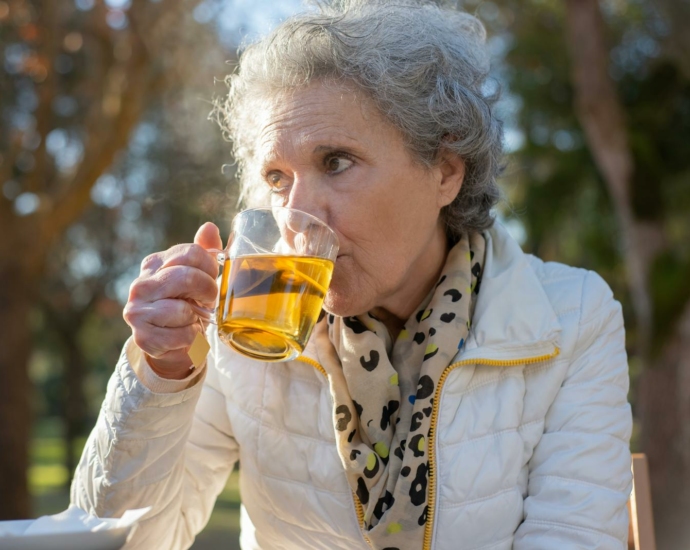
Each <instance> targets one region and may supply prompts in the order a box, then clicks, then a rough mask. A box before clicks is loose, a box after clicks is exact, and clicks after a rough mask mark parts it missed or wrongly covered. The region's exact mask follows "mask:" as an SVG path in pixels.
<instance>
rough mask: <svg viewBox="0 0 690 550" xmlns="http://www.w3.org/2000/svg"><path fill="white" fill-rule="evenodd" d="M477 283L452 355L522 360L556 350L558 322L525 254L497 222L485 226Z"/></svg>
mask: <svg viewBox="0 0 690 550" xmlns="http://www.w3.org/2000/svg"><path fill="white" fill-rule="evenodd" d="M484 236H485V238H486V256H485V259H484V272H483V274H482V281H481V288H480V291H479V295H478V296H477V303H476V306H475V310H474V315H473V317H472V327H471V329H470V333H469V335H468V337H467V342H466V343H465V346H464V348H463V349H461V350H460V351H459V353H458V355H457V356H456V358H455V360H456V361H459V360H462V361H464V360H469V359H480V358H481V359H489V360H496V361H507V360H521V359H527V358H531V357H538V356H541V355H550V354H552V353H554V351H555V349H556V348H557V346H558V337H559V334H560V332H561V326H560V323H559V322H558V317H557V315H556V312H555V311H554V309H553V306H552V305H551V302H550V301H549V298H548V297H547V295H546V292H545V291H544V287H543V286H542V284H541V281H540V280H539V278H538V277H537V274H536V273H535V271H534V269H533V268H532V266H531V265H530V263H529V260H528V256H527V255H526V254H525V253H524V252H523V251H522V249H521V248H520V246H519V245H518V243H517V242H516V241H515V240H514V239H513V238H512V237H511V236H510V234H509V233H508V231H507V230H506V228H505V227H504V226H503V225H501V224H500V223H499V222H498V221H497V222H495V223H494V225H493V227H491V228H490V229H489V230H488V231H485V232H484Z"/></svg>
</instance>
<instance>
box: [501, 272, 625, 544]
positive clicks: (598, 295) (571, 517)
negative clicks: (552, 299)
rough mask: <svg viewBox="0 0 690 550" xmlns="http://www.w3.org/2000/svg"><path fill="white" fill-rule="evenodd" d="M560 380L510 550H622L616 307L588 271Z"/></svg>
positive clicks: (621, 368) (621, 388)
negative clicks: (570, 349)
mask: <svg viewBox="0 0 690 550" xmlns="http://www.w3.org/2000/svg"><path fill="white" fill-rule="evenodd" d="M574 350H575V351H574V352H573V356H572V358H571V360H570V364H569V366H568V369H567V372H566V375H565V379H564V381H563V383H562V386H561V388H560V389H559V391H558V394H557V395H556V398H555V400H554V401H553V403H552V405H551V407H550V409H549V411H548V413H547V415H546V419H545V425H544V434H543V436H542V438H541V440H540V442H539V443H538V444H537V446H536V447H535V449H534V453H533V455H532V458H531V460H530V463H529V482H528V491H527V492H528V494H527V497H526V498H525V503H524V515H525V519H524V522H523V523H522V524H521V525H520V527H519V528H518V530H517V533H516V536H515V542H514V546H513V548H514V549H515V550H528V549H529V550H542V549H543V550H552V549H554V548H558V549H559V550H575V549H578V550H584V549H592V550H594V549H597V550H608V549H611V550H613V549H616V550H623V549H625V548H627V545H626V541H627V537H628V512H627V508H626V503H627V501H628V498H629V496H630V490H631V487H632V474H631V469H630V467H631V456H630V450H629V440H630V435H631V431H632V415H631V410H630V405H629V404H628V402H627V393H628V384H629V377H628V364H627V357H626V352H625V334H624V329H623V318H622V314H621V306H620V304H619V303H618V302H616V301H615V300H614V299H613V295H612V293H611V290H610V289H609V287H608V286H607V285H606V283H605V282H604V281H603V279H601V277H599V276H598V275H596V274H595V273H591V272H589V273H588V274H587V275H586V277H585V279H584V283H583V295H582V307H581V317H580V323H579V333H578V338H577V342H576V344H575V346H574Z"/></svg>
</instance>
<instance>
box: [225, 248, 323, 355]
mask: <svg viewBox="0 0 690 550" xmlns="http://www.w3.org/2000/svg"><path fill="white" fill-rule="evenodd" d="M332 274H333V261H331V260H330V259H328V258H318V257H309V256H291V255H282V254H281V255H279V254H273V255H271V254H265V255H264V254H262V255H247V256H238V257H235V258H228V259H226V260H225V265H224V267H223V277H222V280H221V287H220V301H219V305H218V310H217V318H216V321H217V324H218V336H219V337H220V339H221V340H222V341H223V342H225V343H226V344H228V345H229V346H231V347H232V348H234V349H235V350H236V351H238V352H240V353H242V354H244V355H247V356H249V357H253V358H255V359H261V360H263V361H285V360H287V359H292V358H294V357H296V356H297V355H299V354H301V353H302V351H304V347H305V345H306V343H307V340H308V339H309V336H310V334H311V331H312V329H313V327H314V325H315V324H316V321H317V319H318V317H319V314H320V313H321V305H322V304H323V300H324V297H325V295H326V292H327V290H328V285H329V284H330V281H331V275H332Z"/></svg>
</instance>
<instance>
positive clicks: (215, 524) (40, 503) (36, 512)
mask: <svg viewBox="0 0 690 550" xmlns="http://www.w3.org/2000/svg"><path fill="white" fill-rule="evenodd" d="M49 432H50V430H40V432H39V434H38V435H37V437H35V438H34V440H33V441H32V443H31V466H30V467H29V472H28V477H29V490H30V492H31V496H32V504H33V516H34V517H39V516H43V515H48V514H56V513H58V512H61V511H62V510H64V509H66V508H67V506H68V505H69V488H68V482H69V480H70V478H71V473H70V472H68V471H67V469H66V468H65V466H64V460H65V444H64V441H63V440H62V439H61V438H59V437H52V436H50V435H49ZM54 433H55V432H54ZM58 433H59V432H58ZM84 443H85V440H81V441H78V442H77V444H76V445H75V453H76V456H80V455H81V450H82V448H83V446H84ZM239 523H240V490H239V475H238V472H237V470H235V471H234V472H233V473H232V474H231V475H230V477H229V478H228V482H227V484H226V486H225V489H223V492H222V493H221V494H220V495H219V496H218V500H217V501H216V505H215V507H214V509H213V513H212V514H211V518H210V520H209V522H208V524H207V526H206V528H205V529H204V530H203V531H202V532H201V533H200V534H199V535H198V537H197V540H196V542H195V543H194V546H192V548H193V550H212V549H213V550H219V549H226V550H235V549H239V543H238V537H239V532H240V528H239Z"/></svg>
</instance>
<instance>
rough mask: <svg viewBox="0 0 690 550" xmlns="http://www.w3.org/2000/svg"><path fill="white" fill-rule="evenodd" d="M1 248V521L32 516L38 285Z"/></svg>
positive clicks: (7, 251)
mask: <svg viewBox="0 0 690 550" xmlns="http://www.w3.org/2000/svg"><path fill="white" fill-rule="evenodd" d="M18 253H19V252H15V251H12V249H11V247H7V246H3V247H2V249H0V254H2V256H3V257H2V258H0V373H2V383H1V384H0V520H9V519H18V518H27V517H29V516H30V513H31V503H30V501H29V491H28V485H27V470H28V466H29V435H30V430H31V407H30V396H31V387H30V384H29V375H28V369H27V368H26V365H27V363H28V362H29V356H30V353H31V328H30V326H29V313H30V311H31V304H32V301H33V293H34V292H35V290H36V287H37V285H36V281H35V280H34V278H33V277H32V276H31V275H30V274H28V273H27V271H26V269H23V268H22V266H21V264H18V263H17V262H16V261H15V260H13V259H12V258H10V257H8V255H9V254H18Z"/></svg>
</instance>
